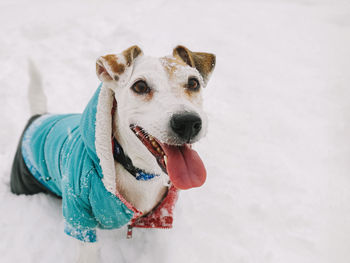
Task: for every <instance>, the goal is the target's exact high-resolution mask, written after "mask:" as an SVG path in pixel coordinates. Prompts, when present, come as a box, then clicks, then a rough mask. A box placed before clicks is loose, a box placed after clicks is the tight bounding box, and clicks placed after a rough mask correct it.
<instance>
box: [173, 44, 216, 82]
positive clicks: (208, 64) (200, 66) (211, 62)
mask: <svg viewBox="0 0 350 263" xmlns="http://www.w3.org/2000/svg"><path fill="white" fill-rule="evenodd" d="M173 56H174V57H178V58H180V59H181V60H182V61H184V62H185V63H186V64H187V65H189V66H191V67H193V68H196V69H197V70H198V72H199V73H200V74H201V75H202V77H203V80H204V82H207V81H208V80H209V77H210V74H211V73H212V72H213V70H214V67H215V55H214V54H210V53H203V52H192V51H191V50H189V49H188V48H186V47H184V46H177V47H176V48H174V50H173Z"/></svg>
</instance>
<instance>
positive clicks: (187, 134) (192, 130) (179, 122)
mask: <svg viewBox="0 0 350 263" xmlns="http://www.w3.org/2000/svg"><path fill="white" fill-rule="evenodd" d="M170 126H171V129H172V130H173V131H174V132H175V133H176V134H177V135H178V136H179V137H180V138H181V139H184V140H186V142H189V141H190V140H191V139H192V138H194V137H195V136H196V135H197V134H198V133H199V131H200V130H201V129H202V120H201V118H199V116H198V115H196V114H193V113H182V114H175V115H173V117H172V118H171V120H170Z"/></svg>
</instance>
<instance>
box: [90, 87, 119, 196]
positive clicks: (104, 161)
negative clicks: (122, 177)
mask: <svg viewBox="0 0 350 263" xmlns="http://www.w3.org/2000/svg"><path fill="white" fill-rule="evenodd" d="M113 99H114V94H113V91H112V90H110V89H109V88H107V87H104V85H103V86H102V87H101V91H100V94H99V97H98V103H97V112H96V125H95V135H96V138H95V147H96V154H97V156H98V158H99V159H100V165H101V168H102V173H103V178H102V182H103V184H104V186H105V188H106V189H107V190H108V191H109V192H111V193H112V194H115V192H116V184H115V167H114V157H113V149H112V114H111V110H112V107H113Z"/></svg>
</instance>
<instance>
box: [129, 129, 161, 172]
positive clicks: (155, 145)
mask: <svg viewBox="0 0 350 263" xmlns="http://www.w3.org/2000/svg"><path fill="white" fill-rule="evenodd" d="M130 129H131V130H132V131H133V132H134V133H135V135H136V136H137V138H139V139H140V141H141V142H142V143H143V145H145V147H146V148H147V150H148V151H150V153H152V155H153V156H154V157H155V158H156V160H157V162H158V165H159V166H160V168H161V169H162V170H163V172H164V173H168V172H167V170H166V163H167V157H166V155H165V153H164V151H163V148H162V146H161V144H160V143H159V142H158V140H157V139H156V138H155V137H153V136H152V135H150V134H148V133H147V132H146V131H145V130H144V129H143V128H141V127H139V126H136V125H130Z"/></svg>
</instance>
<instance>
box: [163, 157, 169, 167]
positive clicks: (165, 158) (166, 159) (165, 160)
mask: <svg viewBox="0 0 350 263" xmlns="http://www.w3.org/2000/svg"><path fill="white" fill-rule="evenodd" d="M163 158H164V163H165V165H166V163H167V162H168V157H166V155H164V157H163Z"/></svg>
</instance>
